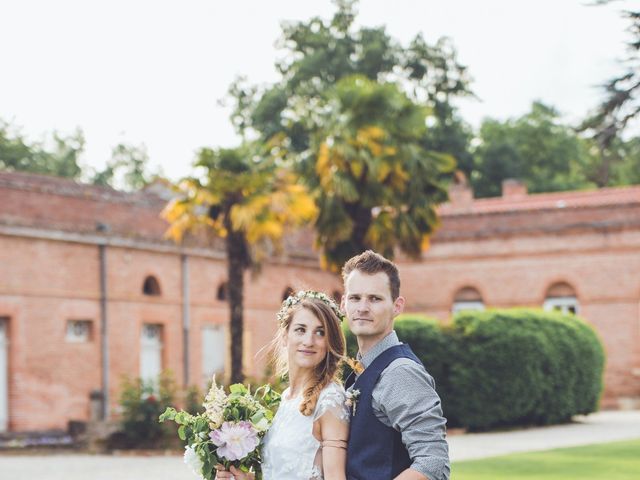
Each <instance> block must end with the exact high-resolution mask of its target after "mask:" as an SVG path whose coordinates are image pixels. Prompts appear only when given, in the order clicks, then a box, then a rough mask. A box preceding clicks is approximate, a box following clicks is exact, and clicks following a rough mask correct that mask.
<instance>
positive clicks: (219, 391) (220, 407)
mask: <svg viewBox="0 0 640 480" xmlns="http://www.w3.org/2000/svg"><path fill="white" fill-rule="evenodd" d="M226 401H227V395H226V394H225V393H224V388H222V387H218V384H217V383H216V376H215V375H214V376H213V381H212V383H211V388H210V389H209V392H208V393H207V396H206V397H205V398H204V403H203V404H202V406H203V407H204V408H205V411H206V415H207V418H208V419H209V426H210V427H211V429H212V430H215V429H216V428H218V427H220V425H222V420H223V418H222V414H223V412H224V406H225V403H226Z"/></svg>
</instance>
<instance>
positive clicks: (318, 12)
mask: <svg viewBox="0 0 640 480" xmlns="http://www.w3.org/2000/svg"><path fill="white" fill-rule="evenodd" d="M589 3H593V2H592V0H481V1H478V0H361V1H360V3H359V6H358V12H359V14H358V17H357V20H356V25H364V26H381V25H384V26H385V27H386V29H387V32H388V33H389V34H390V35H391V36H392V37H394V38H396V39H398V40H399V41H400V42H401V43H402V44H404V45H406V44H408V42H409V41H410V40H411V39H412V38H413V37H414V36H415V35H416V34H417V33H419V32H422V34H423V36H424V38H425V39H426V41H427V42H428V43H435V42H436V41H437V39H438V38H439V37H442V36H447V37H450V38H451V39H452V41H453V44H454V45H455V47H456V49H457V52H458V60H459V61H460V63H462V64H464V65H466V66H467V67H468V69H469V73H470V75H471V77H472V78H473V82H472V84H471V88H472V90H473V91H474V93H475V94H476V96H477V97H478V99H477V100H471V99H469V100H464V101H460V102H458V107H459V109H460V114H461V116H462V117H463V118H464V119H465V120H466V121H467V122H469V123H470V124H471V125H473V126H474V127H477V126H479V124H480V123H481V121H482V119H483V118H486V117H491V118H496V119H500V120H504V119H507V118H511V117H517V116H520V115H522V114H524V113H526V112H527V111H528V110H529V108H530V106H531V102H532V101H534V100H541V101H543V102H545V103H547V104H550V105H552V106H554V107H556V108H557V109H558V110H559V111H560V113H561V114H562V115H563V119H564V120H566V121H567V122H574V123H577V122H578V121H579V120H580V119H581V118H582V117H584V116H585V115H586V114H587V112H588V111H589V110H591V109H593V108H594V107H595V106H596V105H597V103H598V101H599V99H601V98H602V93H601V91H600V90H599V88H598V86H599V85H601V84H602V83H604V82H605V81H606V80H607V79H609V78H610V77H612V76H614V75H616V74H617V73H619V72H620V71H621V66H620V64H619V61H620V60H621V59H622V58H624V55H625V45H624V42H625V40H627V39H628V34H627V33H626V32H625V28H626V26H627V22H626V21H625V20H624V19H623V18H621V15H620V11H621V10H622V9H623V8H634V7H635V8H637V7H638V5H637V3H638V2H633V1H624V0H622V1H617V2H613V3H611V4H609V5H605V6H598V7H593V6H587V5H588V4H589ZM333 11H334V6H333V4H332V3H331V1H330V0H313V1H311V0H268V1H265V0H226V1H222V0H180V1H177V0H109V1H107V0H102V1H98V0H92V1H86V0H55V1H51V0H0V45H2V55H0V65H2V70H0V119H3V120H5V121H8V122H9V123H11V124H12V125H14V126H17V127H20V128H21V131H22V133H23V134H25V135H26V136H27V138H28V139H30V140H33V141H38V140H40V139H41V138H44V136H45V135H46V134H47V133H50V132H52V131H53V130H57V131H59V132H60V133H62V134H71V133H72V132H73V131H74V130H75V129H76V128H81V129H82V131H83V132H84V135H85V138H86V148H85V153H84V155H83V157H82V162H83V164H84V165H87V166H91V167H93V168H100V167H102V166H104V164H105V163H106V162H107V160H108V159H109V158H110V155H111V149H112V147H114V146H115V145H116V144H118V143H120V142H126V143H129V144H133V145H141V144H144V145H145V146H146V148H147V151H148V153H149V157H150V163H151V166H152V168H153V169H156V168H158V167H161V168H162V171H163V172H164V174H165V175H166V176H168V177H169V178H171V179H174V180H176V179H178V178H180V177H182V176H186V175H189V174H190V173H191V172H192V167H191V165H192V163H193V161H194V158H195V152H196V151H197V150H198V149H199V148H201V147H204V146H208V147H232V146H235V145H237V144H238V142H239V139H238V137H237V136H236V134H235V132H234V130H233V127H232V126H231V123H230V121H229V112H230V109H229V107H225V106H223V105H221V104H220V102H219V101H220V100H221V99H223V98H224V97H225V95H226V92H227V89H228V87H229V85H230V84H231V82H232V81H233V80H234V79H235V78H236V77H237V76H239V75H243V76H246V77H247V78H248V80H249V82H250V83H253V84H257V85H264V84H268V83H272V82H274V81H276V80H277V78H278V77H277V73H276V71H275V68H274V64H275V61H276V60H277V59H281V58H283V57H284V52H283V51H281V50H278V49H277V47H276V41H277V39H278V38H279V37H280V32H281V28H280V24H281V22H283V21H296V20H308V19H309V18H311V17H314V16H320V17H322V18H325V19H328V18H330V17H331V15H332V13H333Z"/></svg>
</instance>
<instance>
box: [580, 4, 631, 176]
mask: <svg viewBox="0 0 640 480" xmlns="http://www.w3.org/2000/svg"><path fill="white" fill-rule="evenodd" d="M606 3H610V2H609V1H608V0H605V1H599V2H596V4H606ZM623 15H624V16H625V17H627V18H628V20H629V22H630V25H629V29H628V30H629V32H630V33H631V36H632V38H631V40H630V41H629V43H628V44H627V50H628V57H627V58H626V59H625V60H624V62H623V66H624V70H623V71H622V72H621V73H620V74H619V75H617V76H616V77H614V78H612V79H610V80H609V81H607V82H606V83H605V84H604V85H603V89H604V92H605V98H604V100H603V101H602V103H600V105H599V106H598V107H597V108H596V109H595V111H594V112H593V113H592V114H591V115H590V116H589V117H588V118H587V119H585V120H584V122H582V124H581V125H580V126H579V128H578V129H579V130H580V131H584V132H587V133H588V134H589V135H590V136H591V138H593V139H594V140H595V141H596V143H597V146H598V148H599V149H600V157H601V158H600V163H599V165H598V167H597V168H596V169H594V174H595V176H594V181H595V182H596V184H597V185H598V186H606V185H611V184H612V183H617V182H620V181H622V182H623V183H626V182H627V181H626V180H623V179H620V178H618V179H617V180H616V178H615V177H616V175H619V174H620V173H621V172H623V171H625V169H628V168H629V165H628V163H631V165H633V159H631V160H629V161H627V159H626V157H622V156H620V155H621V153H623V152H624V151H625V149H624V148H621V147H620V146H621V144H622V143H624V141H623V140H622V135H623V133H624V132H625V131H626V130H627V128H628V126H629V124H630V122H632V120H633V119H637V116H638V113H640V96H639V95H640V10H632V11H625V12H623ZM614 171H615V173H614Z"/></svg>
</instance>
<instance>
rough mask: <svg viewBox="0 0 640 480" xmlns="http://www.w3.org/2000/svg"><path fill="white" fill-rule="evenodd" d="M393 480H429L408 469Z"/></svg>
mask: <svg viewBox="0 0 640 480" xmlns="http://www.w3.org/2000/svg"><path fill="white" fill-rule="evenodd" d="M393 480H431V479H430V478H429V477H425V476H424V475H423V474H421V473H420V472H416V471H415V470H412V469H410V468H407V469H406V470H405V471H404V472H402V473H401V474H400V475H398V476H397V477H396V478H394V479H393Z"/></svg>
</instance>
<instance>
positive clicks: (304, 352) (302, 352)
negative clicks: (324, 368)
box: [298, 350, 316, 355]
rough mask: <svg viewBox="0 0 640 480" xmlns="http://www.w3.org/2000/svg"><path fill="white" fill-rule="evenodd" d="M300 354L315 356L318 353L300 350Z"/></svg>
mask: <svg viewBox="0 0 640 480" xmlns="http://www.w3.org/2000/svg"><path fill="white" fill-rule="evenodd" d="M298 353H301V354H303V355H315V353H316V352H315V351H313V350H298Z"/></svg>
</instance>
